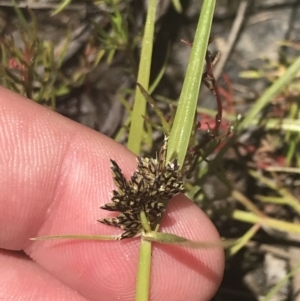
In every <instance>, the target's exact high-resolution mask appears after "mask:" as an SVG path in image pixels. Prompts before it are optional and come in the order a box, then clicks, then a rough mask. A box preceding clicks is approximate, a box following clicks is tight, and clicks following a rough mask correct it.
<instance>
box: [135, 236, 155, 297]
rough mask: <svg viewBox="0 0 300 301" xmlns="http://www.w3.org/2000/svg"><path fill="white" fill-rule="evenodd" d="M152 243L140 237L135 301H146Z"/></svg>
mask: <svg viewBox="0 0 300 301" xmlns="http://www.w3.org/2000/svg"><path fill="white" fill-rule="evenodd" d="M151 250H152V243H151V242H150V241H147V240H145V239H144V238H143V237H142V238H141V246H140V257H139V265H138V275H137V283H136V294H135V301H148V300H149V288H150V272H151Z"/></svg>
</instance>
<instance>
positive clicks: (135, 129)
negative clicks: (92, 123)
mask: <svg viewBox="0 0 300 301" xmlns="http://www.w3.org/2000/svg"><path fill="white" fill-rule="evenodd" d="M156 4H157V0H149V4H148V13H147V18H146V25H145V32H144V37H143V42H142V52H141V59H140V65H139V72H138V78H137V82H138V83H139V84H140V85H142V86H143V88H144V89H145V90H146V91H148V89H149V79H150V69H151V59H152V49H153V40H154V26H155V16H156ZM145 113H146V100H145V98H144V96H143V94H142V93H141V91H140V89H136V90H135V100H134V106H133V111H132V117H131V125H130V131H129V137H128V144H127V147H128V149H130V150H131V151H132V152H133V153H135V154H136V155H138V154H139V153H140V149H141V143H142V138H143V133H144V118H143V116H145Z"/></svg>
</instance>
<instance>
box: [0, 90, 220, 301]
mask: <svg viewBox="0 0 300 301" xmlns="http://www.w3.org/2000/svg"><path fill="white" fill-rule="evenodd" d="M99 97H100V96H99ZM109 159H114V160H115V161H116V162H117V163H118V164H119V165H120V167H121V168H122V170H123V172H124V174H125V176H126V177H130V176H131V174H132V173H133V172H134V170H135V166H136V161H135V156H134V155H133V154H132V153H130V151H128V150H127V149H126V148H125V147H123V146H121V145H119V144H118V143H116V142H114V141H113V140H111V139H109V138H107V137H105V136H104V135H102V134H100V133H98V132H96V131H93V130H91V129H89V128H87V127H84V126H82V125H80V124H78V123H75V122H73V121H71V120H68V119H67V118H64V117H63V116H60V115H58V114H56V113H54V112H52V111H50V110H48V109H46V108H43V107H42V106H40V105H38V104H35V103H34V102H32V101H30V100H27V99H25V98H23V97H21V96H19V95H17V94H14V93H12V92H10V91H8V90H5V89H4V88H0V175H1V176H0V192H1V193H0V248H1V251H0V267H1V268H0V279H1V281H0V299H1V300H6V301H10V300H14V301H15V300H34V301H37V300H43V301H47V300H58V301H61V300H68V301H69V300H74V301H76V300H78V301H79V300H80V301H83V300H95V301H96V300H97V301H99V300H103V301H115V300H122V301H132V300H134V295H135V282H136V273H137V263H138V256H139V244H140V240H139V238H135V239H128V240H126V241H121V242H120V241H106V242H103V241H78V240H77V241H72V240H59V241H30V240H29V239H30V238H31V237H36V236H42V235H55V234H94V235H95V234H109V235H117V234H120V233H121V231H120V230H119V229H117V228H113V227H109V226H107V225H103V224H101V223H98V222H97V219H99V218H100V217H106V216H110V215H111V214H112V213H110V212H108V211H104V210H101V209H100V208H99V207H100V206H101V205H103V204H105V203H108V202H109V201H110V196H111V191H112V189H113V188H114V184H113V181H112V177H111V171H110V162H109ZM162 230H163V231H165V232H171V233H174V234H177V235H180V236H184V237H186V238H189V239H192V240H196V241H218V239H219V236H218V233H217V231H216V229H215V228H214V226H213V225H212V223H211V222H210V221H209V219H208V218H207V217H206V216H205V214H204V213H203V212H202V211H201V210H200V209H199V208H198V207H197V206H196V205H194V204H193V203H192V202H191V201H190V200H189V199H187V198H186V197H185V196H184V195H178V196H176V197H175V198H174V199H172V200H171V201H170V203H169V205H168V209H167V212H166V214H165V216H164V219H163V222H162ZM153 245H154V247H153V251H152V275H151V289H150V296H151V297H150V300H151V301H163V300H172V301H184V300H189V301H206V300H210V298H211V297H212V296H213V294H214V293H215V292H216V290H217V288H218V285H219V283H220V281H221V278H222V274H223V268H224V255H223V251H222V250H221V248H211V249H203V250H202V249H187V248H181V247H176V246H168V245H159V244H158V243H154V244H153ZM20 250H23V251H24V252H23V253H20V252H16V251H20Z"/></svg>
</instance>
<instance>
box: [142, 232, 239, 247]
mask: <svg viewBox="0 0 300 301" xmlns="http://www.w3.org/2000/svg"><path fill="white" fill-rule="evenodd" d="M143 236H144V238H145V239H146V240H147V241H153V242H158V243H163V244H168V245H176V246H180V247H188V248H196V249H203V248H204V249H206V248H229V247H232V246H233V245H235V244H236V242H237V241H238V240H236V239H234V240H233V239H231V240H224V241H222V240H220V241H193V240H189V239H187V238H185V237H182V236H178V235H175V234H172V233H163V232H156V231H152V232H148V233H145V234H143Z"/></svg>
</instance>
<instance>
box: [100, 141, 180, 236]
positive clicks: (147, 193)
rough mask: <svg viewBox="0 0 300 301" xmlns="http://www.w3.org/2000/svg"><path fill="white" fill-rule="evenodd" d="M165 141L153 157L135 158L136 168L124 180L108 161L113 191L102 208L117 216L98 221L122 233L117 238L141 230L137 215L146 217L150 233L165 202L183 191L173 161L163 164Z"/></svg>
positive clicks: (174, 161)
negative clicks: (141, 214) (142, 213)
mask: <svg viewBox="0 0 300 301" xmlns="http://www.w3.org/2000/svg"><path fill="white" fill-rule="evenodd" d="M167 143H168V138H167V137H166V138H165V140H164V143H163V145H162V147H161V149H160V151H159V154H158V156H157V158H155V159H154V158H143V157H137V162H138V164H137V168H136V170H135V172H134V174H133V175H132V177H131V179H130V180H127V179H126V178H125V177H124V175H123V172H122V170H121V169H120V167H119V166H118V164H117V163H116V162H115V161H114V160H110V161H111V171H112V176H113V180H114V183H115V185H116V189H115V190H113V192H112V194H113V196H112V198H111V201H112V202H111V203H108V204H105V205H104V206H102V207H101V208H102V209H105V210H108V211H118V212H120V214H119V215H118V216H117V217H110V218H102V219H99V222H101V223H104V224H106V225H110V226H115V227H118V228H121V229H122V230H124V232H123V234H122V235H121V236H120V237H119V239H124V238H129V237H134V236H137V235H139V234H140V233H141V232H142V231H143V230H145V229H143V226H142V223H141V220H140V213H141V212H142V211H143V212H144V213H145V215H146V218H147V221H148V224H149V225H150V228H151V229H152V230H154V229H155V227H156V225H157V222H158V221H159V220H160V219H161V217H162V215H163V213H164V212H165V210H166V204H167V201H168V200H169V199H171V198H172V197H173V196H174V195H176V194H178V193H179V192H183V190H184V188H183V182H182V178H181V172H180V169H179V164H178V162H177V159H174V160H172V161H170V162H168V163H167V164H166V150H167Z"/></svg>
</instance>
